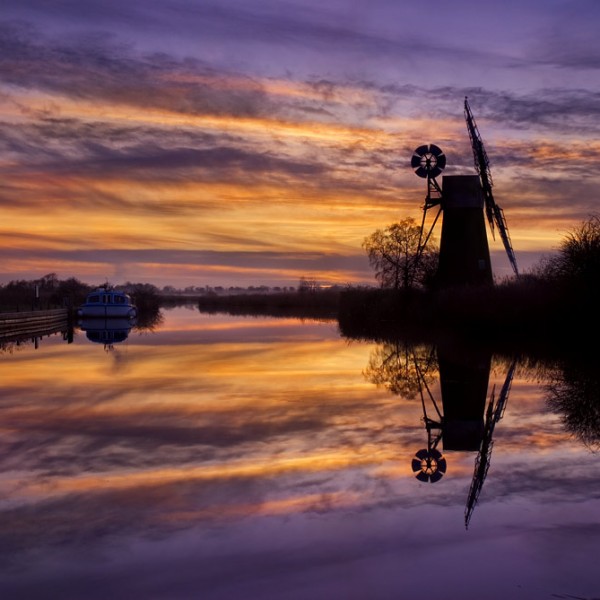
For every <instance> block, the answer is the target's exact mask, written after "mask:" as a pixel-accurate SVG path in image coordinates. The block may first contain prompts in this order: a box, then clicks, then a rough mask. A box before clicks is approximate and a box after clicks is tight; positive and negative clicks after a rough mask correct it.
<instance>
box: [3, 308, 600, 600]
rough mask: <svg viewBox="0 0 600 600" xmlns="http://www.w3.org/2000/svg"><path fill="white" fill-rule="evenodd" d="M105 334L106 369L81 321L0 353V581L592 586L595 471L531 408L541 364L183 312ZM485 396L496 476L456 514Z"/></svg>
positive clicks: (60, 591)
mask: <svg viewBox="0 0 600 600" xmlns="http://www.w3.org/2000/svg"><path fill="white" fill-rule="evenodd" d="M121 347H124V348H125V349H126V350H127V351H126V352H121V355H122V356H121V358H122V360H121V361H120V368H119V369H115V368H114V364H113V363H114V361H112V360H106V356H105V355H104V353H102V352H100V351H99V347H98V345H97V344H96V343H92V342H90V341H89V340H88V339H87V337H86V336H85V335H76V336H75V340H74V343H73V344H72V345H67V344H65V343H64V342H63V341H62V340H61V339H60V338H58V337H57V338H49V339H48V342H47V343H45V344H43V345H42V346H41V347H40V351H38V352H28V353H27V352H22V353H16V354H13V355H10V354H3V355H2V356H0V423H1V424H2V430H1V431H0V497H1V501H0V521H1V522H2V527H1V528H0V596H1V597H3V598H4V597H5V598H20V597H22V598H28V600H29V599H31V598H44V597H48V595H52V597H56V598H61V600H70V599H71V598H73V599H76V600H79V598H86V599H87V600H94V599H96V598H102V599H103V600H104V599H105V598H144V600H146V599H150V600H154V599H156V600H163V599H166V598H168V599H169V600H174V599H175V600H178V599H179V598H181V599H185V600H187V599H189V598H198V597H202V598H203V600H207V599H208V600H217V599H218V600H237V599H238V598H245V597H252V598H253V599H256V600H280V599H281V598H286V599H290V600H305V599H307V598H310V599H311V600H312V599H313V598H344V600H364V599H365V598H369V600H372V599H373V600H387V599H389V598H410V599H411V600H421V599H423V600H424V599H425V598H430V597H431V596H432V595H434V596H435V595H437V596H439V597H440V598H446V597H459V598H462V599H463V600H470V599H477V600H479V598H481V597H482V592H481V590H482V589H484V590H485V592H486V593H485V594H483V595H484V596H485V597H486V600H497V599H498V600H500V599H502V600H504V599H506V598H511V599H512V598H517V599H521V598H526V599H527V600H531V599H533V600H538V599H540V600H541V599H544V598H548V597H552V595H554V596H555V597H560V596H558V595H559V594H562V595H563V597H569V596H568V594H570V595H571V597H574V596H575V597H576V596H579V597H590V596H591V595H592V593H593V592H594V591H595V590H597V587H595V586H596V584H597V581H596V579H597V577H596V575H595V573H594V566H595V562H594V561H595V556H596V555H597V551H598V550H599V547H598V541H597V539H598V538H595V537H594V535H593V534H594V532H599V531H600V523H599V521H598V512H599V511H598V508H599V498H600V490H599V489H598V484H597V482H598V480H600V465H599V464H597V461H593V460H589V459H590V452H589V449H588V448H586V447H585V446H583V445H582V444H581V443H580V442H579V441H577V440H574V439H573V436H572V435H571V433H570V432H569V431H565V429H564V426H563V424H562V423H561V418H562V417H561V416H562V415H564V413H562V412H561V413H554V412H551V411H549V410H548V403H547V390H546V388H545V387H544V386H545V385H546V384H547V383H549V381H550V380H549V379H548V378H547V375H548V373H549V371H548V370H546V371H543V370H542V369H541V368H539V369H537V370H532V369H530V366H531V364H530V363H527V361H525V362H520V363H519V367H518V368H517V367H515V368H514V370H513V371H512V380H510V378H509V377H508V375H509V372H510V369H511V365H512V364H513V363H512V359H511V358H510V357H509V358H506V357H504V356H498V355H495V354H492V356H491V361H490V359H489V355H488V354H486V353H484V354H480V355H478V354H477V352H475V353H472V352H470V351H468V349H467V350H464V351H460V352H458V351H457V350H456V349H454V348H451V349H450V350H449V351H448V352H445V351H444V348H443V347H441V346H440V345H439V344H438V345H436V346H435V347H434V346H432V345H427V344H421V345H414V344H405V343H403V342H393V343H390V344H388V345H382V344H379V345H376V344H375V343H372V342H353V341H349V340H345V339H341V338H340V336H339V332H338V330H337V328H336V326H335V325H334V324H324V323H319V324H315V323H312V322H301V321H296V320H275V319H244V318H229V317H228V318H222V317H219V316H218V315H217V316H201V315H199V313H198V312H197V311H195V312H194V311H186V310H179V309H175V310H173V311H165V319H164V322H163V323H162V324H161V325H160V326H159V327H157V328H156V330H155V331H154V333H152V334H151V335H136V334H135V333H134V329H132V330H131V332H130V333H129V337H128V338H127V342H126V344H125V345H124V346H123V345H122V346H121ZM115 348H116V349H117V350H118V349H119V346H117V345H115ZM117 353H118V352H117ZM115 354H116V353H113V354H112V355H111V358H112V357H114V356H115ZM369 357H371V359H369ZM465 362H466V363H467V366H466V367H465V365H464V363H465ZM365 365H366V368H365ZM554 366H556V365H555V364H554V363H553V364H552V368H553V369H554ZM563 366H564V365H563ZM544 368H545V369H548V367H547V366H544ZM363 371H364V372H365V373H366V374H367V378H365V377H364V375H363ZM552 372H554V371H552ZM440 373H442V374H443V375H444V383H443V384H442V382H441V381H440ZM468 373H471V374H473V373H474V374H475V380H476V381H477V382H478V383H477V384H473V383H470V384H469V383H468V382H467V381H466V374H468ZM461 377H462V378H463V380H462V383H460V382H461ZM573 377H575V376H573ZM573 377H571V378H573ZM446 379H447V382H446ZM507 380H508V381H509V386H508V387H509V389H510V396H511V397H510V400H508V392H507V394H506V395H505V396H504V402H500V398H501V397H502V396H503V394H502V389H503V387H504V385H505V384H506V382H507ZM371 381H374V382H377V383H378V384H379V387H377V386H375V385H373V383H372V382H371ZM540 382H541V383H540ZM446 383H447V384H448V385H446ZM484 383H485V386H484ZM425 384H426V385H425ZM494 386H495V390H494ZM484 387H486V388H487V389H486V390H485V393H484V394H483V398H481V393H480V392H481V389H483V388H484ZM427 388H429V391H428V390H427ZM448 390H449V391H448ZM453 390H454V392H453ZM421 391H422V392H423V399H422V398H421ZM390 392H393V393H390ZM475 392H477V393H475ZM492 392H493V393H492ZM429 393H431V397H432V398H433V400H434V401H435V403H436V404H437V408H438V410H436V408H435V407H434V405H433V401H432V399H431V398H430V396H429ZM448 394H449V395H448ZM453 394H454V395H453ZM468 394H472V395H473V399H471V400H470V401H469V402H466V406H465V407H462V406H460V404H461V402H462V400H463V398H464V396H465V395H468ZM589 403H590V405H591V404H592V397H591V395H590V396H589ZM457 404H458V405H459V406H456V405H457ZM501 404H504V406H505V407H506V411H505V413H504V416H502V419H501V420H499V424H500V426H497V427H496V428H495V429H493V430H492V432H491V433H492V434H493V438H494V440H495V442H496V446H495V449H494V457H493V461H494V462H493V470H491V471H490V472H489V477H488V478H487V479H486V482H485V488H484V490H483V493H482V495H481V499H480V502H479V503H478V504H477V510H476V512H475V518H474V519H473V521H472V522H471V524H470V527H469V530H468V531H465V529H464V521H463V516H464V511H465V505H466V503H467V499H468V491H469V489H470V486H471V484H472V482H473V481H474V477H473V476H474V473H475V471H476V469H475V466H474V463H475V458H476V456H477V454H478V453H479V451H480V450H481V449H482V445H481V442H482V440H484V439H486V423H488V424H489V423H494V420H493V419H492V420H490V419H491V418H492V417H493V416H495V415H500V414H501V412H500V410H499V406H500V405H501ZM490 407H491V408H490ZM467 408H468V410H467ZM572 412H573V411H572ZM488 414H489V418H488ZM425 417H427V418H429V420H430V421H431V422H430V428H431V436H432V438H431V442H430V441H429V435H430V432H429V431H428V430H427V428H426V424H427V419H425ZM422 419H424V420H422ZM435 424H437V425H439V427H438V428H436V427H437V425H435ZM495 424H497V423H495ZM440 433H441V436H440V438H439V440H438V441H437V445H436V441H435V440H436V437H437V436H438V434H440ZM491 437H492V436H489V438H488V439H491ZM434 446H435V447H436V448H437V449H438V450H439V451H440V453H442V455H443V457H444V458H445V459H446V460H447V470H446V472H445V474H444V476H443V478H442V480H441V482H438V483H435V484H433V485H431V484H429V483H421V482H420V481H419V480H418V479H415V473H414V472H413V469H412V463H411V459H412V457H413V456H415V453H416V452H417V451H419V450H422V449H424V448H429V447H434ZM453 448H454V449H453ZM483 449H484V450H485V448H483ZM488 456H489V453H488ZM524 456H525V459H526V460H524ZM482 458H485V453H484V452H482ZM480 464H485V461H483V460H482V461H481V462H480ZM532 465H535V469H532ZM490 556H493V557H494V560H493V561H490V560H489V557H490ZM499 564H502V565H503V567H504V568H503V569H501V570H499V569H498V568H497V567H498V565H499ZM431 565H435V566H436V568H437V569H438V570H437V572H436V575H437V577H435V578H431V581H429V580H428V581H427V585H423V581H424V580H423V573H424V572H425V571H426V570H427V569H428V568H430V567H431ZM466 568H468V569H469V576H468V577H465V571H466ZM157 581H159V582H160V585H156V584H157ZM49 590H50V591H49ZM488 592H489V593H488Z"/></svg>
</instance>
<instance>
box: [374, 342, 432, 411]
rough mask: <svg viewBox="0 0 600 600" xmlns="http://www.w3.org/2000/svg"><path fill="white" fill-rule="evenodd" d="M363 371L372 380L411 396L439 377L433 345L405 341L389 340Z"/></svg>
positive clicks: (379, 348)
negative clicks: (437, 375) (419, 344)
mask: <svg viewBox="0 0 600 600" xmlns="http://www.w3.org/2000/svg"><path fill="white" fill-rule="evenodd" d="M363 374H364V376H365V378H366V379H367V380H368V381H370V382H371V383H374V384H375V385H377V386H384V387H385V388H386V389H388V390H389V391H390V392H392V393H393V394H398V395H399V396H402V397H404V398H408V399H411V398H414V397H415V396H416V395H417V394H418V393H419V392H420V390H421V388H422V386H423V384H424V383H425V384H430V383H431V382H433V381H434V380H435V378H436V374H437V361H436V357H435V352H434V349H433V348H432V347H430V346H425V345H421V346H416V345H413V344H410V343H409V342H405V341H396V342H386V343H384V344H380V345H378V346H377V347H376V348H375V349H374V350H373V351H372V352H371V355H370V357H369V362H368V364H367V367H366V368H365V370H364V371H363Z"/></svg>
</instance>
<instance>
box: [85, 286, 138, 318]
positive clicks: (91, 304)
mask: <svg viewBox="0 0 600 600" xmlns="http://www.w3.org/2000/svg"><path fill="white" fill-rule="evenodd" d="M77 315H78V316H79V317H121V318H123V317H125V318H133V317H136V316H137V308H136V307H135V305H134V304H133V303H132V302H131V297H130V296H129V295H128V294H126V293H125V292H122V291H120V290H111V289H108V288H104V287H100V288H97V289H95V290H94V291H93V292H91V293H90V294H88V296H87V298H86V301H85V302H84V303H83V304H82V305H81V306H80V307H79V308H78V309H77Z"/></svg>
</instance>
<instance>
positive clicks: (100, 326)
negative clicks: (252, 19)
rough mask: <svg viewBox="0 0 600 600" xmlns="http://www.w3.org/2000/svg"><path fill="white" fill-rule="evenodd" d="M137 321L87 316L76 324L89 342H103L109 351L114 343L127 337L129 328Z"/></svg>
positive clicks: (133, 319)
mask: <svg viewBox="0 0 600 600" xmlns="http://www.w3.org/2000/svg"><path fill="white" fill-rule="evenodd" d="M136 323H137V320H136V319H135V318H115V317H112V318H100V317H88V318H85V319H80V320H79V322H78V325H79V327H80V329H81V330H82V331H85V336H86V337H87V339H88V340H90V342H95V343H98V344H103V345H104V349H105V350H107V351H110V350H112V349H113V348H114V345H115V344H120V343H121V342H124V341H125V340H126V339H127V338H128V337H129V332H130V331H131V328H132V327H134V326H135V325H136Z"/></svg>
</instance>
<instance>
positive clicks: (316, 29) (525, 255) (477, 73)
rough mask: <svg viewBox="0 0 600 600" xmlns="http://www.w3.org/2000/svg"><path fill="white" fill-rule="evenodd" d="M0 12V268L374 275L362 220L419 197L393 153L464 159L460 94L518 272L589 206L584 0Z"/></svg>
mask: <svg viewBox="0 0 600 600" xmlns="http://www.w3.org/2000/svg"><path fill="white" fill-rule="evenodd" d="M0 19H1V20H0V49H1V50H0V214H1V218H0V257H1V261H2V268H1V269H0V283H4V282H7V281H10V280H12V279H19V278H28V279H29V278H36V277H41V276H43V275H45V274H47V273H50V272H55V273H56V274H57V275H58V277H59V278H61V279H65V278H67V277H77V278H79V279H81V280H83V281H85V282H88V283H103V282H104V281H105V280H109V281H110V282H111V283H119V282H124V281H126V280H129V281H145V282H152V283H155V284H156V285H159V286H163V285H166V284H169V285H175V286H177V287H185V286H190V285H194V286H196V285H224V286H230V285H243V286H245V285H261V284H266V285H282V286H283V285H297V283H298V280H299V279H300V277H302V276H310V277H314V278H316V279H317V280H319V281H320V282H323V283H340V284H345V283H374V278H373V273H372V271H371V270H370V268H369V266H368V263H367V260H366V256H365V252H364V250H363V249H362V248H361V243H362V241H363V239H364V238H365V237H366V236H368V235H369V234H371V233H372V232H373V231H374V230H375V229H377V228H381V227H385V226H387V225H389V224H391V223H393V222H394V221H396V220H399V219H401V218H405V217H409V216H412V217H414V218H415V219H417V220H420V218H421V207H422V203H423V199H424V196H425V185H424V180H422V179H419V178H417V177H416V176H415V175H414V173H413V171H412V170H411V169H410V158H411V155H412V152H413V150H414V149H415V148H416V147H417V146H419V145H421V144H424V143H436V144H438V145H439V146H440V147H441V148H442V149H443V150H444V151H445V153H446V155H447V159H448V165H447V168H446V170H445V172H444V173H445V174H471V173H474V172H475V171H474V168H473V160H472V154H471V149H470V147H469V138H468V135H467V131H466V127H465V121H464V116H463V101H464V97H465V96H468V97H469V102H470V105H471V108H472V110H473V113H474V114H475V118H476V120H477V124H478V126H479V129H480V131H481V135H482V137H483V140H484V143H485V146H486V150H487V153H488V155H489V158H490V162H491V170H492V175H493V178H494V184H495V186H494V193H495V198H496V201H497V202H498V204H499V205H500V206H501V207H502V208H503V209H504V211H505V214H506V217H507V221H508V225H509V229H510V233H511V237H512V242H513V246H514V250H515V253H516V257H517V261H518V262H519V266H520V267H521V270H527V269H528V268H530V267H531V265H533V264H535V262H536V261H537V260H538V259H539V257H540V256H541V255H542V254H546V253H550V252H552V251H555V250H556V248H557V246H558V244H559V243H560V241H561V239H563V237H564V235H565V234H566V233H567V232H568V231H570V230H572V229H573V227H576V226H577V225H578V224H579V223H581V222H582V221H583V220H585V219H587V218H588V217H589V216H590V215H591V214H595V213H597V212H598V188H599V187H600V173H599V170H598V168H597V167H598V166H599V163H600V160H599V159H600V136H599V132H600V118H599V117H600V76H599V71H600V39H599V37H598V32H597V30H598V24H599V23H600V3H599V2H597V1H594V0H568V1H567V0H545V1H543V2H542V1H541V0H537V1H534V0H519V1H518V2H516V1H515V0H507V1H505V2H497V3H481V2H474V1H471V0H457V1H455V2H451V3H450V2H440V1H439V0H432V1H430V2H427V3H415V2H410V3H408V2H400V1H398V0H369V1H368V2H367V1H365V0H354V1H351V0H330V1H328V2H322V1H319V2H317V1H316V0H279V1H275V0H263V1H261V2H248V1H245V2H244V1H242V0H173V1H168V2H167V1H166V0H162V1H159V0H144V1H141V0H129V1H127V2H123V1H122V0H118V1H117V0H102V1H100V0H85V2H81V0H79V1H75V0H54V1H53V2H43V1H41V0H4V1H3V3H2V12H1V15H0ZM438 235H439V232H438ZM490 247H491V250H492V254H493V261H494V267H495V274H496V276H497V277H502V276H504V275H508V274H509V273H510V272H511V271H510V266H509V263H508V260H507V259H506V256H505V255H504V251H503V248H502V244H501V242H500V240H499V239H496V240H495V241H493V240H490Z"/></svg>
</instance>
